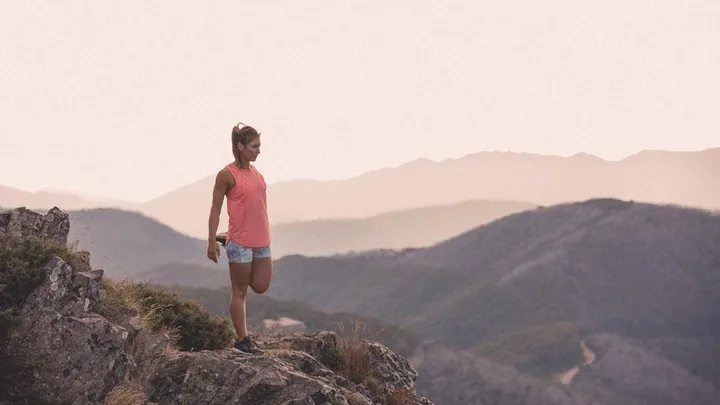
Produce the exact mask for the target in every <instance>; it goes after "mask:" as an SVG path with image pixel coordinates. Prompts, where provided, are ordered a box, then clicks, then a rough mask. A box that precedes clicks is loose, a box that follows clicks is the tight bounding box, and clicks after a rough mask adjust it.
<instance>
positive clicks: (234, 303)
mask: <svg viewBox="0 0 720 405" xmlns="http://www.w3.org/2000/svg"><path fill="white" fill-rule="evenodd" d="M251 268H252V267H251V263H230V283H231V284H232V297H231V298H230V319H232V323H233V326H234V327H235V333H236V334H237V337H238V339H239V340H242V338H244V337H245V336H247V335H248V331H247V322H246V316H245V307H246V306H245V299H246V297H247V290H248V285H249V284H250V272H251Z"/></svg>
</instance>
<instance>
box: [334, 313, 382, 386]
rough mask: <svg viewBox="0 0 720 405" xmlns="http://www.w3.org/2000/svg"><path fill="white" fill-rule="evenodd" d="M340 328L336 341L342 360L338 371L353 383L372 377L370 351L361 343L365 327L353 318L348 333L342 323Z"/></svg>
mask: <svg viewBox="0 0 720 405" xmlns="http://www.w3.org/2000/svg"><path fill="white" fill-rule="evenodd" d="M340 329H341V333H339V335H340V336H342V338H341V339H339V341H338V351H339V355H340V358H341V360H342V361H341V367H340V370H339V372H340V373H341V374H342V375H344V376H345V378H347V379H348V380H350V381H352V382H354V383H358V384H360V383H363V382H366V381H367V380H368V378H370V377H372V374H373V370H372V367H371V364H370V353H369V352H368V350H367V346H366V345H365V344H364V343H363V339H364V336H365V327H364V325H363V324H362V323H361V322H360V321H359V320H355V322H354V324H353V328H352V331H350V333H346V332H345V329H344V327H343V326H342V325H340Z"/></svg>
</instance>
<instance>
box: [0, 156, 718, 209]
mask: <svg viewBox="0 0 720 405" xmlns="http://www.w3.org/2000/svg"><path fill="white" fill-rule="evenodd" d="M715 148H716V147H710V148H705V149H698V150H680V151H675V150H674V151H670V150H660V149H641V150H638V151H636V152H635V153H632V154H630V155H627V156H622V157H619V158H617V159H607V158H603V157H602V156H597V155H592V154H587V153H585V152H577V153H573V154H569V155H564V156H563V155H551V154H539V153H532V152H515V151H481V152H474V153H468V154H465V155H460V156H451V157H448V158H444V159H431V158H428V157H418V158H416V159H412V160H408V161H404V162H400V163H397V164H394V165H389V166H383V167H376V168H369V169H368V170H363V171H361V172H359V173H352V174H349V175H347V176H343V177H335V178H332V177H328V178H321V179H313V178H307V177H305V178H289V179H281V180H277V181H269V180H268V185H274V184H280V183H283V182H287V181H297V180H310V181H342V180H348V179H352V178H354V177H358V176H362V175H363V174H368V173H372V172H374V171H378V170H383V169H393V168H397V167H400V166H403V165H405V164H410V163H412V162H416V161H419V160H423V159H426V160H430V161H432V162H436V163H441V162H443V161H448V160H452V159H459V158H462V157H465V156H469V155H475V154H478V153H516V154H523V153H527V154H531V155H537V156H557V157H561V158H568V157H572V156H575V155H579V154H586V155H592V156H595V157H598V158H600V159H603V160H605V161H607V162H620V161H622V160H624V159H626V158H629V157H631V156H634V155H636V154H637V153H641V152H651V151H653V152H679V153H693V152H701V151H703V150H707V149H715ZM718 148H720V146H718ZM258 166H259V165H258ZM213 174H214V173H206V174H205V175H200V176H199V177H198V178H197V179H195V180H192V181H190V182H189V183H187V184H181V185H179V186H178V187H176V188H173V189H170V190H166V191H163V192H161V193H159V194H157V195H154V196H151V197H149V198H147V199H143V200H132V199H127V198H123V197H113V196H106V195H100V194H93V193H92V191H90V192H86V191H83V190H73V189H60V188H50V187H46V188H37V189H34V190H30V189H27V188H22V187H14V186H12V185H9V184H0V187H1V186H7V187H12V188H16V189H18V190H21V191H26V192H31V193H43V192H47V193H54V194H69V195H73V196H76V197H80V198H82V199H84V200H87V201H91V202H92V201H96V202H103V201H117V202H126V203H130V204H142V203H146V202H149V201H152V200H154V199H155V198H158V197H161V196H162V195H164V194H167V193H168V192H173V191H175V190H177V189H179V188H182V187H185V186H188V185H189V184H192V183H195V182H197V181H200V180H202V179H205V178H207V177H208V176H211V175H213Z"/></svg>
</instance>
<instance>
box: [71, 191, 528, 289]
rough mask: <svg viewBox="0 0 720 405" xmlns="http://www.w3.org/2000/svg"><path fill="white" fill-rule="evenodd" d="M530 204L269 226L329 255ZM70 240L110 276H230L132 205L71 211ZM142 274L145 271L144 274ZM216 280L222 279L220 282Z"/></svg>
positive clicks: (449, 232) (203, 281)
mask: <svg viewBox="0 0 720 405" xmlns="http://www.w3.org/2000/svg"><path fill="white" fill-rule="evenodd" d="M534 207H535V206H533V205H531V204H528V203H520V202H511V201H507V202H505V201H502V202H500V201H499V202H493V201H469V202H464V203H461V204H456V205H451V206H436V207H426V208H419V209H415V210H408V211H400V212H393V213H388V214H384V215H380V216H377V217H373V218H367V219H356V220H345V221H342V220H326V221H307V222H298V223H290V224H280V225H277V226H274V227H273V229H272V233H273V239H274V241H273V253H274V256H275V257H276V258H279V257H281V256H284V255H287V254H304V255H329V254H335V253H343V252H348V251H362V250H368V249H378V248H398V247H404V246H427V245H431V244H433V243H435V242H438V241H440V240H444V239H447V238H450V237H452V236H455V235H457V234H460V233H462V232H464V231H466V230H468V229H471V228H474V227H476V226H478V225H481V224H484V223H487V222H489V221H491V220H494V219H497V218H499V217H502V216H504V215H507V214H510V213H515V212H519V211H522V210H525V209H532V208H534ZM69 214H70V222H71V229H70V240H72V241H75V240H77V241H78V242H79V247H81V248H83V249H86V250H89V251H91V252H93V262H94V263H96V264H97V265H101V266H104V267H105V268H106V270H107V271H108V272H109V274H110V275H112V276H114V277H119V276H121V275H122V276H132V277H137V278H138V280H144V281H152V282H162V283H165V284H168V283H172V280H173V279H175V278H177V279H179V280H184V282H185V283H188V284H186V285H191V286H196V287H210V288H212V287H217V286H218V285H221V284H224V283H225V281H226V279H227V271H226V270H227V268H226V266H227V258H226V257H225V255H224V254H223V255H221V262H220V264H214V263H211V262H210V261H208V260H207V259H206V258H205V251H206V249H207V242H206V241H205V240H204V239H197V238H191V237H188V236H185V235H183V234H180V233H178V232H177V231H175V230H173V229H172V228H170V227H169V226H167V225H164V224H161V223H160V222H158V221H156V220H154V219H152V218H149V217H146V216H144V215H142V214H140V213H137V212H132V211H122V210H115V209H92V210H79V211H71V212H69ZM146 273H147V274H146ZM218 283H221V284H218Z"/></svg>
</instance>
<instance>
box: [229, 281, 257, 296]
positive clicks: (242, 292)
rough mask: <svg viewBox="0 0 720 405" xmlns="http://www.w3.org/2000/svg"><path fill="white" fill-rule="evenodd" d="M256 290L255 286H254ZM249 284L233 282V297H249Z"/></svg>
mask: <svg viewBox="0 0 720 405" xmlns="http://www.w3.org/2000/svg"><path fill="white" fill-rule="evenodd" d="M253 290H254V288H253ZM247 291H248V285H247V284H233V286H232V297H233V298H245V297H247Z"/></svg>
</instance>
